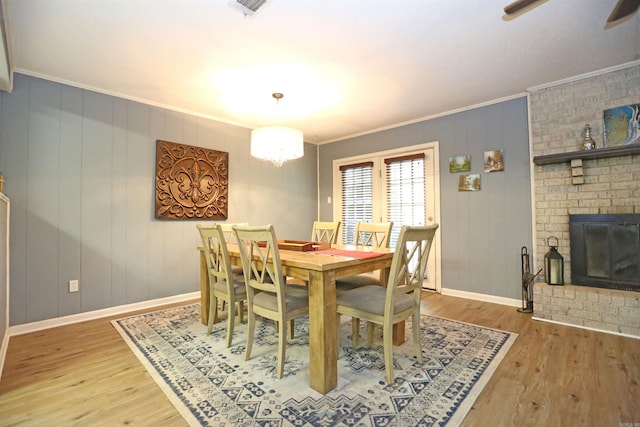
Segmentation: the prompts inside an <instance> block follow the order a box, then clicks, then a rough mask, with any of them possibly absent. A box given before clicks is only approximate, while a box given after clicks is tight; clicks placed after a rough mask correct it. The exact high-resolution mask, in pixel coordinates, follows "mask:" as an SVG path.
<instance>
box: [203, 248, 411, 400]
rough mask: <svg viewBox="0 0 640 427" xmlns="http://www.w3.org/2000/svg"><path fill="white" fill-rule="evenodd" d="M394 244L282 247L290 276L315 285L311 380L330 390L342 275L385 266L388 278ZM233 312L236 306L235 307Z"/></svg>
mask: <svg viewBox="0 0 640 427" xmlns="http://www.w3.org/2000/svg"><path fill="white" fill-rule="evenodd" d="M198 249H199V251H200V291H201V297H200V298H201V321H202V323H203V324H205V325H206V324H207V322H208V316H209V301H210V300H209V275H208V274H207V266H206V261H205V258H204V251H203V248H202V247H199V248H198ZM227 249H228V252H229V258H230V260H231V263H232V264H233V265H242V263H241V260H240V252H239V247H238V245H236V244H232V243H230V244H227ZM392 258H393V249H389V248H374V247H369V246H354V245H341V244H333V245H331V247H330V248H324V249H320V250H311V251H297V250H282V249H280V261H281V264H282V270H283V274H284V275H285V276H286V277H291V278H294V279H299V280H301V281H303V282H304V283H305V284H306V285H307V286H309V377H310V378H309V385H310V387H311V388H312V389H314V390H316V391H317V392H319V393H322V394H326V393H328V392H329V391H331V390H333V389H334V388H336V386H337V385H338V372H337V366H338V331H337V328H338V325H337V315H336V280H337V279H340V278H343V277H348V276H352V275H356V274H361V273H367V272H372V271H376V270H380V272H381V280H382V283H386V278H387V277H388V274H389V268H390V267H391V261H392ZM229 312H230V313H232V312H233V310H232V309H231V308H230V309H229ZM402 342H404V322H400V323H398V324H396V325H394V344H395V345H399V344H401V343H402Z"/></svg>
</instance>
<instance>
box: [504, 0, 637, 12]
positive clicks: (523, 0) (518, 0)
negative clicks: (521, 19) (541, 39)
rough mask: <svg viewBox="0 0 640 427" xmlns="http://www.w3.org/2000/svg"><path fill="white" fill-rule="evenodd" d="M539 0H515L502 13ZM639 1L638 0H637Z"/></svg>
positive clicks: (517, 10) (521, 7) (513, 10)
mask: <svg viewBox="0 0 640 427" xmlns="http://www.w3.org/2000/svg"><path fill="white" fill-rule="evenodd" d="M539 1H540V0H516V1H514V2H513V3H511V4H508V5H507V6H505V8H504V13H506V14H507V15H512V14H514V13H518V12H519V11H520V10H522V9H524V8H526V7H529V6H530V5H532V4H534V3H537V2H539ZM638 1H640V0H638Z"/></svg>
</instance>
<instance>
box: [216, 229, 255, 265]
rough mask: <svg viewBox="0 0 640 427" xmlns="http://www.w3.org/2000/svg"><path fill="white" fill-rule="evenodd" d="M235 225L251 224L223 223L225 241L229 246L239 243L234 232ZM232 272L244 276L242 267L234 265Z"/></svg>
mask: <svg viewBox="0 0 640 427" xmlns="http://www.w3.org/2000/svg"><path fill="white" fill-rule="evenodd" d="M234 225H238V226H247V225H249V224H248V223H246V222H236V223H230V222H225V223H221V224H220V228H221V229H222V233H223V234H224V240H225V242H227V244H229V243H237V241H236V234H235V233H234V232H233V226H234ZM231 271H233V274H242V266H241V265H232V266H231Z"/></svg>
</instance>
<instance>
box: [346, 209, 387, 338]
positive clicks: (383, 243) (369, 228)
mask: <svg viewBox="0 0 640 427" xmlns="http://www.w3.org/2000/svg"><path fill="white" fill-rule="evenodd" d="M392 228H393V222H391V221H390V222H357V223H356V230H355V233H354V236H353V244H354V245H358V246H374V247H377V248H381V247H382V248H388V247H389V244H390V241H391V229H392ZM381 275H382V272H381V271H378V272H375V271H374V272H369V273H362V274H358V275H355V276H348V277H344V278H342V279H338V280H336V293H337V294H341V293H342V292H346V291H348V290H351V289H356V288H360V287H363V286H373V285H376V286H383V283H382V280H381ZM373 328H374V326H373V324H370V325H369V329H370V330H371V331H373ZM352 331H353V336H354V339H355V342H356V344H357V342H358V338H359V336H360V320H359V319H357V318H354V319H352Z"/></svg>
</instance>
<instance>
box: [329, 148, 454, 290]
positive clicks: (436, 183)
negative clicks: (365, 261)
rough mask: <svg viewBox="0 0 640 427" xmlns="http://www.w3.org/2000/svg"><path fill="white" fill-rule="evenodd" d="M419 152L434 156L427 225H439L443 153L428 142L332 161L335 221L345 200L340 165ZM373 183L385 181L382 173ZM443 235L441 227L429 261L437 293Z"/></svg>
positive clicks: (378, 213)
mask: <svg viewBox="0 0 640 427" xmlns="http://www.w3.org/2000/svg"><path fill="white" fill-rule="evenodd" d="M420 151H429V152H430V153H431V154H432V157H433V171H432V172H433V175H432V178H433V179H432V182H427V181H428V180H425V189H426V191H427V194H428V193H429V189H431V190H432V191H433V213H432V214H431V212H430V211H427V212H426V216H427V217H426V218H425V221H426V224H433V223H438V224H440V154H439V142H438V141H434V142H427V143H423V144H418V145H411V146H407V147H401V148H395V149H392V150H384V151H377V152H373V153H367V154H362V155H358V156H353V157H345V158H341V159H335V160H333V170H332V176H333V201H334V203H333V220H334V221H335V220H336V218H340V215H341V211H342V197H341V188H340V182H341V180H340V170H339V168H340V165H343V164H349V163H357V162H359V161H363V160H364V159H367V160H370V159H372V158H374V157H375V158H381V157H394V156H401V155H404V154H409V153H413V152H420ZM375 163H376V164H377V163H378V162H375ZM380 167H381V166H380ZM379 170H381V169H379ZM376 175H378V176H376ZM373 180H374V182H376V181H382V177H381V176H379V174H375V173H374V176H373ZM429 187H431V188H429ZM379 189H380V191H381V192H384V189H383V188H382V185H381V184H380V185H379ZM380 197H383V194H379V195H374V200H376V199H378V200H380ZM428 207H429V203H427V208H428ZM376 215H377V216H378V217H380V218H382V216H383V213H382V212H379V211H378V210H377V207H375V206H374V217H375V216H376ZM430 216H432V217H433V220H431V221H430V220H429V217H430ZM441 235H442V225H441V224H440V228H439V229H438V232H436V235H435V238H434V241H433V243H432V246H431V254H430V255H429V261H430V262H429V263H430V264H431V263H433V264H432V265H433V268H432V269H433V270H434V271H433V272H432V273H433V276H435V280H434V282H435V283H434V288H435V291H436V292H437V293H441V292H442V280H441V279H442V257H441V243H442V239H441V238H440V236H441Z"/></svg>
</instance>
